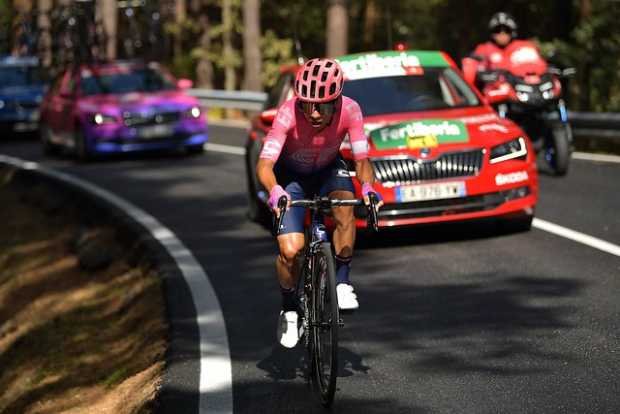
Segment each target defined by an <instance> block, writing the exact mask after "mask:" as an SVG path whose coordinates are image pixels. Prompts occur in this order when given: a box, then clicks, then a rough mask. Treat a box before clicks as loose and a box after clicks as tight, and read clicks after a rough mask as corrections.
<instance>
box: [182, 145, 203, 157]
mask: <svg viewBox="0 0 620 414" xmlns="http://www.w3.org/2000/svg"><path fill="white" fill-rule="evenodd" d="M185 152H187V154H189V155H198V154H203V153H204V152H205V147H204V144H200V145H188V146H186V147H185Z"/></svg>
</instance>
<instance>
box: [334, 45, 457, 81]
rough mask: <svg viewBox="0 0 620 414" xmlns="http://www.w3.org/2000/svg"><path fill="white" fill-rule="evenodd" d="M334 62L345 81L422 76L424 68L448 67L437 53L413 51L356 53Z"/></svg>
mask: <svg viewBox="0 0 620 414" xmlns="http://www.w3.org/2000/svg"><path fill="white" fill-rule="evenodd" d="M336 60H337V61H338V63H339V64H340V66H341V67H342V70H343V71H344V76H345V78H346V79H347V80H355V79H365V78H376V77H383V76H407V75H422V74H423V73H424V68H425V67H448V66H450V64H449V63H448V61H447V60H446V59H445V57H444V56H443V55H442V54H441V53H439V52H430V51H415V50H410V51H402V52H397V51H385V52H372V53H358V54H355V55H346V56H341V57H339V58H337V59H336Z"/></svg>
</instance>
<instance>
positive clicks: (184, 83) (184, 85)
mask: <svg viewBox="0 0 620 414" xmlns="http://www.w3.org/2000/svg"><path fill="white" fill-rule="evenodd" d="M192 86H194V82H192V81H191V79H179V80H178V81H177V88H179V89H190V88H191V87H192Z"/></svg>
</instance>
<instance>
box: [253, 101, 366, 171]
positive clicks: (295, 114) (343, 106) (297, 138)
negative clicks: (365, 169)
mask: <svg viewBox="0 0 620 414" xmlns="http://www.w3.org/2000/svg"><path fill="white" fill-rule="evenodd" d="M347 134H348V135H349V140H350V142H351V150H352V152H353V158H354V159H355V160H361V159H364V158H367V157H368V139H367V137H366V134H365V133H364V122H363V118H362V111H361V109H360V106H359V104H358V103H357V102H355V101H354V100H353V99H351V98H348V97H346V96H343V97H342V99H341V100H340V102H338V103H337V104H336V110H335V111H334V115H333V118H332V121H331V123H330V124H329V125H328V126H327V127H325V128H324V129H323V130H321V131H319V132H317V131H316V129H315V128H314V127H313V126H312V125H311V124H310V122H308V120H306V118H305V116H304V114H303V112H302V111H301V109H299V108H298V107H297V98H291V99H289V100H288V101H286V102H285V103H284V104H282V106H280V108H279V109H278V114H277V115H276V118H275V120H274V122H273V127H272V128H271V130H270V131H269V133H268V134H267V136H266V137H265V142H264V145H263V150H262V151H261V153H260V158H264V159H268V160H271V161H273V162H276V161H278V160H279V159H280V160H282V161H283V162H284V163H285V164H286V166H287V168H290V169H292V170H293V171H297V172H300V173H303V174H309V173H312V172H315V171H318V170H320V169H322V168H324V167H326V166H327V165H329V164H330V163H331V162H332V161H334V160H335V159H336V157H337V156H338V153H339V150H340V145H341V144H342V140H343V139H344V138H345V136H346V135H347Z"/></svg>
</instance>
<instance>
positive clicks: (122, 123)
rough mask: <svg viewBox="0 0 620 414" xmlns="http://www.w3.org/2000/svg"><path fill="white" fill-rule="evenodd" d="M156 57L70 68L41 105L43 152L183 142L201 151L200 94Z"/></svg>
mask: <svg viewBox="0 0 620 414" xmlns="http://www.w3.org/2000/svg"><path fill="white" fill-rule="evenodd" d="M189 87H191V81H189V80H186V79H180V80H179V81H176V80H175V79H174V78H173V77H172V75H170V74H169V73H168V72H167V71H165V70H164V69H163V68H162V67H161V66H160V65H159V64H156V63H137V62H115V63H102V64H88V65H80V66H78V67H76V68H72V69H68V70H67V71H66V72H65V73H64V74H62V76H60V77H59V79H58V80H57V81H56V82H55V83H54V84H53V85H52V87H51V89H50V91H49V93H48V94H47V95H46V96H45V98H44V100H43V103H42V106H41V125H40V134H41V141H42V144H43V147H44V150H45V152H47V153H50V152H54V151H55V150H57V149H59V148H64V149H68V150H70V151H72V152H73V153H74V154H76V155H77V156H78V158H80V159H88V158H90V157H91V156H94V155H98V154H109V153H125V152H131V151H144V150H154V149H175V148H185V149H187V151H189V152H202V151H203V147H204V144H205V142H206V141H207V121H206V116H205V114H204V113H203V111H202V109H201V107H200V104H199V102H198V100H197V99H196V98H194V97H192V96H189V95H188V94H187V93H186V91H185V89H187V88H189Z"/></svg>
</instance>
